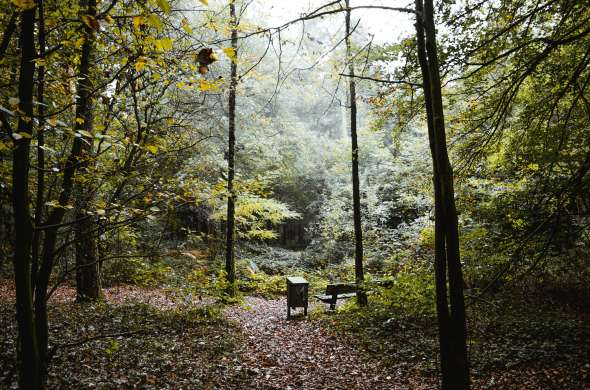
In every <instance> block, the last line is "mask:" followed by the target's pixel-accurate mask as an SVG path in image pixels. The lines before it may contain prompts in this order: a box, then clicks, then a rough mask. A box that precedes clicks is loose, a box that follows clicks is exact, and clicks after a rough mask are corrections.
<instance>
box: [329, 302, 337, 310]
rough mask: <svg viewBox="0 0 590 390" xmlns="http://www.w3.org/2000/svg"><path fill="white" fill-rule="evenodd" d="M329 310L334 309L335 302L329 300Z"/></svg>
mask: <svg viewBox="0 0 590 390" xmlns="http://www.w3.org/2000/svg"><path fill="white" fill-rule="evenodd" d="M330 310H336V302H334V301H332V302H330Z"/></svg>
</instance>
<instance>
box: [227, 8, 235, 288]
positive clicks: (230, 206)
mask: <svg viewBox="0 0 590 390" xmlns="http://www.w3.org/2000/svg"><path fill="white" fill-rule="evenodd" d="M229 10H230V19H231V20H230V23H231V25H232V30H231V47H232V48H233V49H234V57H233V58H232V59H231V65H230V67H231V79H230V84H229V107H228V109H229V137H228V151H227V223H226V227H227V232H226V247H225V272H226V273H227V281H228V282H229V289H230V291H229V293H230V295H232V296H233V295H234V293H235V291H234V290H235V280H236V265H235V261H234V229H235V228H234V214H235V201H236V195H235V192H234V173H235V166H234V158H235V143H236V88H237V85H238V64H237V55H238V30H237V18H236V5H235V1H234V0H230V3H229Z"/></svg>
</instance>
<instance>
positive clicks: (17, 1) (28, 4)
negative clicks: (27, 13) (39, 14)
mask: <svg viewBox="0 0 590 390" xmlns="http://www.w3.org/2000/svg"><path fill="white" fill-rule="evenodd" d="M12 4H14V5H16V6H17V7H18V8H20V9H24V10H27V9H32V8H35V6H36V5H37V3H36V2H35V0H12Z"/></svg>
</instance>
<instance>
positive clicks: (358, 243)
mask: <svg viewBox="0 0 590 390" xmlns="http://www.w3.org/2000/svg"><path fill="white" fill-rule="evenodd" d="M350 35H351V27H350V0H346V37H345V41H346V61H347V62H348V72H349V73H350V75H349V78H348V80H349V81H348V86H349V102H350V139H351V141H352V142H351V144H352V159H351V161H352V208H353V213H354V273H355V280H356V284H357V287H358V290H357V294H356V296H357V302H358V304H359V305H361V306H364V305H366V304H367V295H366V294H365V293H364V292H363V291H362V283H363V281H364V280H365V276H364V272H363V229H362V224H361V195H360V184H359V148H358V137H357V120H356V116H357V107H356V82H355V79H354V59H353V57H352V50H351V40H350Z"/></svg>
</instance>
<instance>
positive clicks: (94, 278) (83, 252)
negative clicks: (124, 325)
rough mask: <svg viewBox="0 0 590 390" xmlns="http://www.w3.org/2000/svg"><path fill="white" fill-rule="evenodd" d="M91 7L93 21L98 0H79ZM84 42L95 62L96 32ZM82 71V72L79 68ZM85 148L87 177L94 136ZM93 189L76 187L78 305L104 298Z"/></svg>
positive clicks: (87, 126)
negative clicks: (93, 45) (90, 211)
mask: <svg viewBox="0 0 590 390" xmlns="http://www.w3.org/2000/svg"><path fill="white" fill-rule="evenodd" d="M85 5H87V6H88V9H87V12H86V15H88V16H89V17H92V18H94V17H95V16H96V4H95V0H93V1H90V2H88V0H80V7H84V6H85ZM84 34H85V41H88V42H89V44H90V48H89V50H88V54H87V57H88V58H87V59H86V61H87V62H88V64H91V63H92V57H93V53H92V51H93V50H92V46H91V45H92V42H93V41H94V30H93V29H92V28H91V27H90V26H88V25H85V26H84ZM80 70H81V71H82V69H80ZM89 72H90V66H89V65H88V67H87V69H86V73H84V74H82V77H84V78H85V79H86V80H85V82H84V83H83V84H82V83H81V84H80V87H82V88H84V89H85V94H86V95H89V93H90V91H91V89H92V78H91V76H90V75H89V74H88V73H89ZM82 119H84V130H86V131H87V132H88V133H90V134H92V133H93V120H94V116H93V114H92V98H91V97H88V99H87V103H86V109H85V112H84V116H83V117H82ZM83 138H84V140H83V142H82V147H81V150H80V153H81V155H80V165H79V168H78V169H79V171H80V173H81V174H87V173H88V168H89V166H90V165H91V163H92V160H93V157H92V152H93V145H94V138H93V137H83ZM92 193H93V190H92V188H91V187H90V186H88V185H87V184H84V183H83V182H79V184H78V185H77V188H76V212H75V219H76V221H78V222H76V225H75V226H74V232H75V241H76V300H77V301H78V302H83V301H94V300H97V299H99V298H100V297H101V286H100V270H99V261H98V245H97V242H96V240H97V238H96V231H97V228H98V226H97V223H96V219H95V217H94V216H91V215H88V214H87V211H88V209H89V206H90V205H91V204H92V198H93V196H92Z"/></svg>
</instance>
